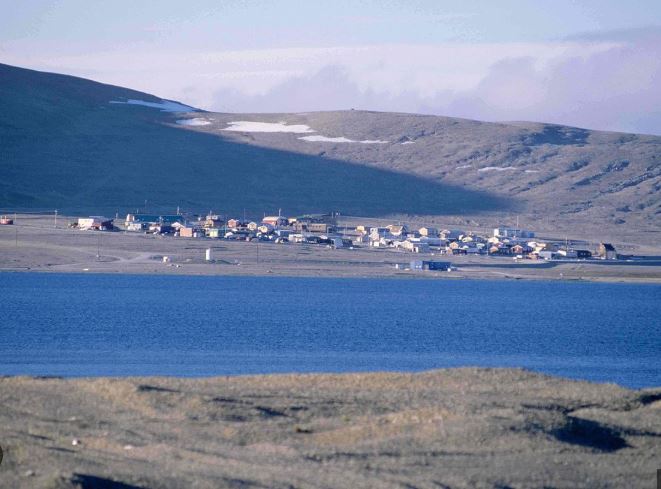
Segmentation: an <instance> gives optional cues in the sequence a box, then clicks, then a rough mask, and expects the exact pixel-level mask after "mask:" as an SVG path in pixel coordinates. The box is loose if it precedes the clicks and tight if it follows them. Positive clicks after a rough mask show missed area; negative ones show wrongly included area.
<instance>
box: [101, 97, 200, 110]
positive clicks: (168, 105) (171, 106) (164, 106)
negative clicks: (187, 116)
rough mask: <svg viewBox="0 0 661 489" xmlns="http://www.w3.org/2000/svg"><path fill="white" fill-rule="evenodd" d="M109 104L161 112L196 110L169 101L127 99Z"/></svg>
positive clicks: (112, 101)
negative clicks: (152, 109) (149, 108)
mask: <svg viewBox="0 0 661 489" xmlns="http://www.w3.org/2000/svg"><path fill="white" fill-rule="evenodd" d="M109 103H111V104H127V105H143V106H145V107H152V108H154V109H161V112H194V111H196V110H197V109H195V108H193V107H189V106H188V105H184V104H180V103H178V102H173V101H171V100H161V101H160V102H145V101H144V100H135V99H129V100H127V101H126V102H122V101H119V100H111V101H110V102H109Z"/></svg>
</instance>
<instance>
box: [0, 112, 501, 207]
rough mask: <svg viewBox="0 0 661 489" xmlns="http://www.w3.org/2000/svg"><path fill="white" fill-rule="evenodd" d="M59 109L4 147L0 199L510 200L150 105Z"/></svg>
mask: <svg viewBox="0 0 661 489" xmlns="http://www.w3.org/2000/svg"><path fill="white" fill-rule="evenodd" d="M59 114H60V117H66V118H67V125H66V126H63V125H61V124H60V125H57V126H53V127H52V128H48V127H39V128H38V132H39V135H38V136H37V135H36V134H35V136H34V138H31V137H29V135H28V136H26V137H22V138H21V139H16V140H15V141H13V144H11V145H9V146H8V147H7V149H6V151H7V152H8V153H9V154H8V155H7V156H8V161H11V162H12V164H11V165H10V168H7V171H6V173H7V175H10V176H11V181H10V180H9V179H5V181H4V185H2V186H0V197H1V198H2V199H3V200H4V201H5V205H4V206H3V207H7V208H11V207H26V206H27V207H35V208H36V207H39V208H53V209H56V208H57V209H59V210H60V211H61V212H71V213H73V212H85V213H87V212H96V213H100V212H103V213H106V214H114V213H115V212H116V211H119V212H120V213H121V212H125V211H131V210H133V211H134V210H136V208H144V203H145V201H146V202H147V208H148V209H149V210H150V211H158V212H166V211H169V212H172V211H173V210H174V209H176V207H177V206H181V207H182V208H184V209H190V210H197V211H205V210H209V209H213V210H214V211H216V212H222V213H225V214H236V215H242V213H243V211H244V209H245V211H246V213H247V214H248V215H262V213H264V212H268V213H272V212H277V211H278V209H282V210H283V212H285V213H288V214H300V213H310V212H330V211H338V212H341V213H342V214H348V215H360V216H381V215H387V214H394V213H409V214H418V215H442V214H464V213H472V214H475V213H479V212H481V211H496V210H504V209H507V208H508V204H509V200H507V199H504V198H501V197H497V196H495V195H492V194H489V193H485V192H479V191H473V190H468V189H466V188H462V187H458V186H451V185H445V184H442V183H438V182H435V181H432V180H427V179H424V178H420V177H416V176H412V175H406V174H402V173H397V172H392V171H386V170H382V169H376V168H371V167H368V166H364V165H359V164H354V163H350V162H346V161H340V160H333V159H329V158H322V157H319V156H311V155H304V154H298V153H293V152H287V151H280V150H275V149H269V148H263V147H258V146H251V145H247V144H241V143H237V142H235V141H230V140H227V139H223V138H222V137H221V136H220V135H213V134H205V133H202V132H196V131H191V130H186V129H183V128H182V129H180V128H176V127H171V126H167V125H165V124H163V122H168V121H169V120H170V117H171V116H168V115H163V114H161V113H159V112H156V111H154V110H153V109H149V108H138V107H127V106H112V105H102V106H99V107H97V108H96V109H91V110H85V111H80V110H79V108H78V107H71V108H67V106H66V105H65V104H64V102H61V103H59ZM36 131H37V130H36V129H35V132H36ZM37 138H38V139H37ZM34 141H39V143H38V144H34Z"/></svg>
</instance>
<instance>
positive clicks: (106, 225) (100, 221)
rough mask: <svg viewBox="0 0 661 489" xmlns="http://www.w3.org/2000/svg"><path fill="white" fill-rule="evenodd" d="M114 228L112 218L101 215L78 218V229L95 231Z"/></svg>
mask: <svg viewBox="0 0 661 489" xmlns="http://www.w3.org/2000/svg"><path fill="white" fill-rule="evenodd" d="M113 228H114V226H113V219H108V218H107V217H102V216H90V217H79V218H78V229H83V230H89V229H92V230H95V231H110V230H112V229H113Z"/></svg>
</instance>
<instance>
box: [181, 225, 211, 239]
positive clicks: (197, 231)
mask: <svg viewBox="0 0 661 489" xmlns="http://www.w3.org/2000/svg"><path fill="white" fill-rule="evenodd" d="M175 224H176V223H175ZM175 224H173V225H172V227H173V228H174V229H177V228H178V229H177V231H178V232H179V236H181V237H182V238H199V237H200V236H204V230H203V229H202V228H199V227H194V226H175ZM207 229H209V228H207ZM211 229H218V228H211Z"/></svg>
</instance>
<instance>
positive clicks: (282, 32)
mask: <svg viewBox="0 0 661 489" xmlns="http://www.w3.org/2000/svg"><path fill="white" fill-rule="evenodd" d="M0 12H2V15H1V16H0V62H2V63H7V64H12V65H17V66H22V67H26V68H33V69H38V70H44V71H53V72H58V73H66V74H71V75H76V76H82V77H85V78H91V79H93V80H97V81H101V82H104V83H111V84H115V85H120V86H125V87H129V88H133V89H137V90H142V91H145V92H148V93H152V94H154V95H157V96H160V97H163V98H168V99H173V100H178V101H181V102H184V103H186V104H189V105H193V106H196V107H199V108H202V109H206V110H212V111H222V112H305V111H314V110H337V109H349V108H355V109H365V110H382V111H398V112H417V113H425V114H437V115H446V116H454V117H465V118H470V119H479V120H487V121H513V120H517V121H518V120H529V121H543V122H554V123H559V124H567V125H574V126H579V127H587V128H591V129H603V130H613V131H624V132H640V133H647V134H660V135H661V2H660V1H658V0H655V1H650V0H646V1H643V0H639V1H636V0H630V1H628V2H623V1H622V0H601V1H592V0H586V1H570V0H554V1H545V0H538V1H533V0H528V1H515V0H500V1H495V0H487V1H479V0H475V1H468V0H466V1H462V2H459V1H446V0H429V1H426V0H400V1H397V0H380V1H371V0H363V1H355V0H354V1H345V0H334V1H333V2H328V1H315V0H308V1H306V2H303V1H287V0H280V1H269V2H266V1H257V0H255V1H247V0H243V1H240V0H223V1H218V0H215V1H210V0H208V1H207V0H197V1H196V0H188V1H181V0H159V1H158V2H154V1H151V2H147V1H141V0H132V1H126V0H113V1H112V2H108V1H94V0H85V1H84V0H59V1H55V0H51V1H47V0H42V1H36V0H21V1H20V2H16V1H14V0H11V1H9V0H0ZM1 83H2V81H1V79H0V89H1V87H2V85H1Z"/></svg>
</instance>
